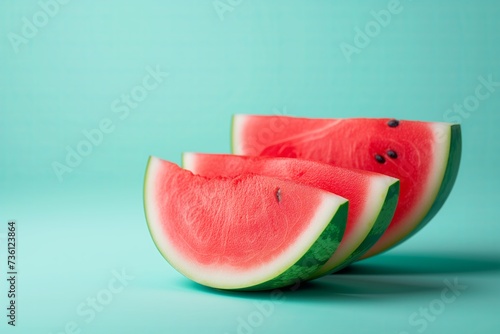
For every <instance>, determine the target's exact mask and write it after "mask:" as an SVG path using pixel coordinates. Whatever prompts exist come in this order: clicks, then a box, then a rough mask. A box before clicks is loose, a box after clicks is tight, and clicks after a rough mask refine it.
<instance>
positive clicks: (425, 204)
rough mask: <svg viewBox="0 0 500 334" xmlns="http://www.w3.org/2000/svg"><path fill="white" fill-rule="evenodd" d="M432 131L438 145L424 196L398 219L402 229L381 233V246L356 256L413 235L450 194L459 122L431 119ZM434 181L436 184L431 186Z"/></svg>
mask: <svg viewBox="0 0 500 334" xmlns="http://www.w3.org/2000/svg"><path fill="white" fill-rule="evenodd" d="M433 133H434V135H435V136H436V138H437V139H436V141H437V143H438V144H440V145H437V149H438V151H437V152H435V154H434V156H435V157H436V159H435V161H434V164H433V168H432V170H433V171H434V172H433V173H431V176H430V179H429V181H428V182H427V184H428V185H429V186H428V187H427V189H426V191H425V194H423V195H422V198H423V199H424V200H422V201H421V202H420V203H419V205H418V206H416V207H415V208H414V209H413V211H412V213H411V214H409V215H408V216H407V217H406V219H405V221H404V222H403V221H402V222H401V224H402V225H404V226H405V228H404V229H399V230H398V231H397V233H393V234H391V235H388V234H384V236H383V238H387V239H389V241H387V242H385V243H384V247H377V245H375V247H373V248H372V249H371V250H370V251H368V252H367V253H366V254H365V255H363V256H362V257H361V258H360V259H366V258H368V257H371V256H374V255H377V254H380V253H383V252H385V251H388V250H390V249H391V248H393V247H395V246H397V245H399V244H401V243H402V242H404V241H405V240H407V239H408V238H410V237H411V236H413V235H414V234H415V233H417V232H418V231H419V230H421V229H422V228H423V227H424V226H425V225H426V224H427V223H428V222H429V221H430V220H431V219H432V218H433V217H434V216H435V215H436V213H437V212H438V211H439V209H441V207H442V206H443V204H444V202H445V201H446V199H447V198H448V196H449V195H450V192H451V190H452V188H453V185H454V184H455V180H456V178H457V175H458V169H459V166H460V158H461V152H462V137H461V128H460V124H449V123H434V124H433ZM436 184H439V186H435V185H436ZM425 199H426V200H425ZM406 221H414V222H415V223H414V224H408V223H406Z"/></svg>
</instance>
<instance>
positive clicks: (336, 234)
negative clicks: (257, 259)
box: [235, 202, 348, 291]
mask: <svg viewBox="0 0 500 334" xmlns="http://www.w3.org/2000/svg"><path fill="white" fill-rule="evenodd" d="M347 212H348V203H347V202H346V203H344V204H342V205H340V207H339V208H338V210H337V212H336V213H335V215H334V216H333V217H332V219H331V221H330V223H329V224H328V226H327V227H326V228H325V229H324V230H323V233H321V236H320V237H319V238H318V239H317V240H316V242H315V243H314V244H313V245H312V247H311V248H310V249H309V250H308V251H307V252H306V253H305V254H304V256H302V257H301V258H300V259H299V260H298V261H297V262H296V263H295V264H294V265H293V266H291V267H290V268H289V269H288V270H286V271H285V272H283V273H282V274H280V275H279V276H278V277H276V278H274V279H272V280H270V281H267V282H265V283H262V284H259V285H256V286H252V287H249V288H243V289H235V290H239V291H256V290H272V289H277V288H281V287H286V286H291V285H294V286H295V285H297V284H300V283H301V282H303V281H306V280H309V279H310V277H311V275H312V274H313V273H314V272H316V271H317V270H318V269H319V268H321V267H322V266H323V265H324V264H325V262H326V261H328V259H330V257H331V256H332V254H333V253H334V252H335V250H336V249H337V247H338V246H339V244H340V241H341V239H342V236H343V235H344V230H345V226H346V225H345V222H346V220H347Z"/></svg>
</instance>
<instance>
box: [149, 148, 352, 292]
mask: <svg viewBox="0 0 500 334" xmlns="http://www.w3.org/2000/svg"><path fill="white" fill-rule="evenodd" d="M347 205H348V204H347V201H346V199H344V198H342V197H340V196H337V195H334V194H331V193H329V192H326V191H324V190H321V189H317V188H313V187H308V186H304V185H300V184H296V183H294V182H291V181H285V180H280V179H276V178H270V177H265V176H255V175H246V176H241V177H236V178H220V177H219V178H206V177H202V176H197V175H193V174H192V173H191V172H189V171H187V170H184V169H182V168H180V167H178V166H177V165H175V164H173V163H171V162H168V161H164V160H161V159H159V158H155V157H151V158H150V160H149V162H148V166H147V169H146V175H145V181H144V208H145V213H146V219H147V222H148V227H149V230H150V233H151V236H152V238H153V240H154V242H155V244H156V246H157V248H158V250H159V251H160V252H161V254H163V256H164V257H165V259H166V260H167V261H168V262H169V263H170V264H171V265H172V266H173V267H174V268H175V269H177V270H178V271H179V272H180V273H182V274H184V275H185V276H186V277H188V278H190V279H192V280H194V281H196V282H198V283H200V284H203V285H206V286H209V287H214V288H220V289H241V290H265V289H273V288H279V287H283V286H287V285H291V284H294V283H296V282H297V281H299V280H302V279H304V278H307V277H309V276H310V275H311V274H312V273H313V272H314V271H316V270H318V269H319V268H320V267H321V266H322V265H323V264H324V263H325V262H326V261H327V260H328V259H329V258H330V256H331V255H332V253H333V252H334V251H335V250H336V248H337V247H338V244H339V243H340V240H341V238H342V235H343V233H344V230H345V225H346V219H347Z"/></svg>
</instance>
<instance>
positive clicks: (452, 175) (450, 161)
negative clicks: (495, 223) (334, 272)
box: [360, 124, 462, 260]
mask: <svg viewBox="0 0 500 334" xmlns="http://www.w3.org/2000/svg"><path fill="white" fill-rule="evenodd" d="M448 137H449V142H450V143H449V150H448V152H449V155H448V157H447V163H446V168H445V172H444V176H443V181H442V182H441V186H440V187H439V190H438V192H437V195H436V197H435V199H434V202H433V204H432V206H431V208H430V210H429V211H428V213H427V214H426V215H425V216H424V217H423V218H422V220H421V222H420V223H419V224H418V225H417V226H416V227H415V229H413V230H412V232H411V233H409V234H408V235H406V236H405V237H404V238H402V239H401V240H399V241H398V242H396V243H393V244H392V245H390V246H388V247H387V248H385V249H384V250H381V251H379V252H374V253H367V254H365V255H364V256H362V257H361V258H360V260H362V259H365V258H368V257H370V256H373V255H377V254H380V253H383V252H386V251H388V250H390V249H391V248H393V247H395V246H397V245H399V244H401V243H402V242H404V241H406V240H408V239H409V238H410V237H412V236H413V235H415V233H417V232H418V231H420V230H421V229H422V228H423V227H424V226H425V225H427V223H429V221H430V220H431V219H432V218H434V216H435V215H436V214H437V213H438V211H439V210H440V209H441V207H442V206H443V204H444V203H445V202H446V200H447V199H448V196H449V195H450V193H451V190H452V189H453V186H454V185H455V181H456V179H457V176H458V170H459V168H460V159H461V156H462V130H461V128H460V125H459V124H452V125H451V126H450V135H449V136H448Z"/></svg>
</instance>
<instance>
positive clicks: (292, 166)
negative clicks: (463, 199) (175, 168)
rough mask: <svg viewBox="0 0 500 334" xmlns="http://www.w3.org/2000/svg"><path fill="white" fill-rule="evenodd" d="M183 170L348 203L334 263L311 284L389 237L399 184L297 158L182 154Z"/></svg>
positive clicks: (327, 266)
mask: <svg viewBox="0 0 500 334" xmlns="http://www.w3.org/2000/svg"><path fill="white" fill-rule="evenodd" d="M182 161H183V167H184V168H186V169H188V170H190V171H191V172H193V173H194V174H198V175H203V176H206V177H218V176H224V177H237V176H238V175H245V174H256V175H264V176H269V177H276V178H281V179H285V180H290V181H293V182H296V183H300V184H304V185H308V186H313V187H316V188H319V189H323V190H325V191H328V192H331V193H335V194H337V195H340V196H342V197H344V198H346V199H347V200H349V213H348V219H347V226H346V231H345V233H344V236H343V238H342V241H341V243H340V245H339V247H338V248H337V250H336V251H335V253H334V254H332V256H331V257H330V259H329V260H328V261H327V262H326V263H325V264H324V265H323V266H322V267H321V268H320V269H319V270H317V271H316V272H315V273H313V274H312V275H311V277H310V279H313V278H317V277H320V276H323V275H325V274H329V273H332V272H335V271H338V270H340V269H342V268H344V267H345V266H347V265H349V264H350V263H352V262H354V261H356V260H358V259H359V258H360V257H361V256H362V255H363V254H364V253H365V252H366V251H368V250H369V249H370V248H371V247H372V246H373V245H374V244H375V243H376V242H377V240H378V239H379V238H380V237H381V236H382V234H383V233H384V232H385V230H386V229H387V227H388V226H389V223H390V222H391V219H392V217H393V215H394V210H395V209H396V204H397V201H398V195H399V181H398V180H397V179H395V178H393V177H390V176H386V175H383V174H378V173H372V172H367V171H361V170H352V169H346V168H339V167H335V166H332V165H329V164H326V163H321V162H316V161H308V160H303V159H293V158H267V157H250V156H238V155H230V154H202V153H184V154H183V158H182Z"/></svg>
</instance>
